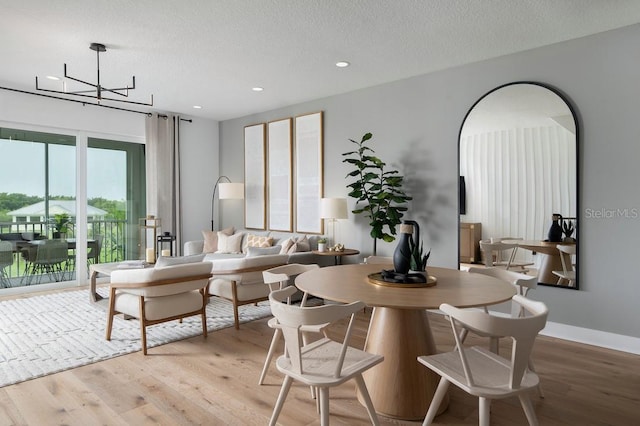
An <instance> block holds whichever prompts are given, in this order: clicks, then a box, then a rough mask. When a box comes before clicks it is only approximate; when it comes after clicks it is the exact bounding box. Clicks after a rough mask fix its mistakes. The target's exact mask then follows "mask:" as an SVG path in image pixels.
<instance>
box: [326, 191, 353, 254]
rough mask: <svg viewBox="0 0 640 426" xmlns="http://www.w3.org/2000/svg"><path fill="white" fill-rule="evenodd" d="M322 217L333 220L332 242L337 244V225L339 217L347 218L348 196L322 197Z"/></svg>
mask: <svg viewBox="0 0 640 426" xmlns="http://www.w3.org/2000/svg"><path fill="white" fill-rule="evenodd" d="M320 217H321V218H322V219H326V220H328V221H329V222H331V242H332V243H333V245H334V246H335V244H336V240H335V226H336V220H337V219H346V218H347V217H348V216H347V199H346V198H322V199H321V200H320Z"/></svg>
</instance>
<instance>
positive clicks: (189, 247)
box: [184, 229, 333, 266]
mask: <svg viewBox="0 0 640 426" xmlns="http://www.w3.org/2000/svg"><path fill="white" fill-rule="evenodd" d="M238 233H243V237H242V243H241V247H243V248H244V247H245V246H246V240H247V237H248V236H249V235H256V236H265V237H271V238H273V246H277V245H280V244H282V242H283V241H284V240H286V239H287V238H292V237H294V238H298V237H301V236H304V235H307V239H308V241H309V246H310V251H308V252H296V253H291V254H287V256H288V258H287V263H303V264H309V263H317V264H318V265H320V266H329V265H333V258H332V257H331V256H319V255H316V254H313V253H312V251H313V250H317V248H318V239H319V238H321V236H320V235H308V234H295V233H290V232H280V231H256V230H252V229H237V230H235V232H234V234H238ZM203 249H204V240H195V241H187V242H186V243H185V244H184V255H185V256H189V255H194V254H200V253H202V251H203ZM244 257H247V253H246V251H243V252H242V253H206V254H205V258H204V260H205V261H206V262H216V261H218V260H220V259H238V258H244Z"/></svg>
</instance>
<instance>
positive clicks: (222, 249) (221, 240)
mask: <svg viewBox="0 0 640 426" xmlns="http://www.w3.org/2000/svg"><path fill="white" fill-rule="evenodd" d="M243 236H244V233H243V232H236V233H235V234H233V235H227V234H225V233H223V232H218V250H216V253H241V247H242V237H243Z"/></svg>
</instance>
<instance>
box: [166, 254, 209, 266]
mask: <svg viewBox="0 0 640 426" xmlns="http://www.w3.org/2000/svg"><path fill="white" fill-rule="evenodd" d="M204 256H205V253H200V254H192V255H190V256H177V257H171V256H160V257H159V258H158V260H156V265H155V266H154V268H163V267H165V266H173V265H184V264H185V263H199V262H202V261H203V260H204Z"/></svg>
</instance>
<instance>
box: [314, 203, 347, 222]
mask: <svg viewBox="0 0 640 426" xmlns="http://www.w3.org/2000/svg"><path fill="white" fill-rule="evenodd" d="M320 217H321V218H322V219H346V218H347V199H346V198H323V199H321V200H320Z"/></svg>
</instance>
